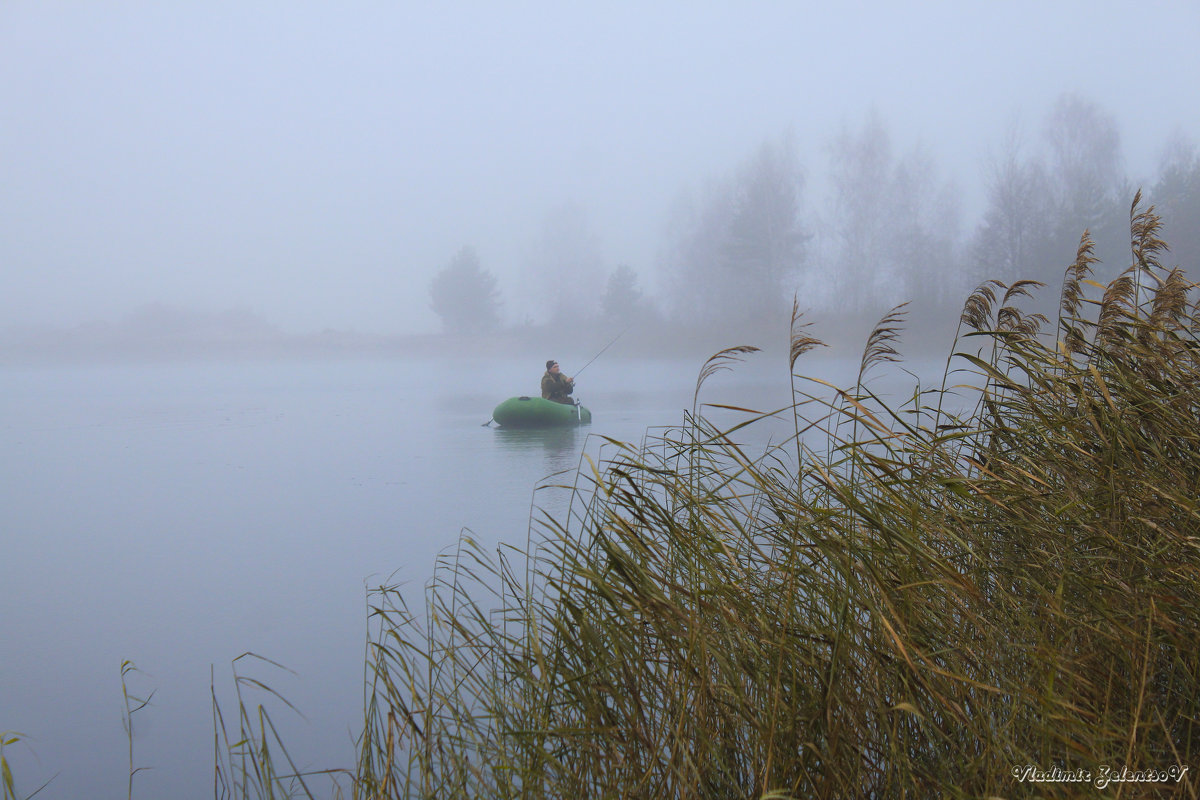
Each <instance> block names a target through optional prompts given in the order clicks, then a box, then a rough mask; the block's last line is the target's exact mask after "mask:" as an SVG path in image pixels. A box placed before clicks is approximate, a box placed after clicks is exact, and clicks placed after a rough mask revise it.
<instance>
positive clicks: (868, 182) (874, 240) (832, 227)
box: [825, 112, 967, 309]
mask: <svg viewBox="0 0 1200 800" xmlns="http://www.w3.org/2000/svg"><path fill="white" fill-rule="evenodd" d="M829 177H830V187H831V192H832V203H831V212H832V217H831V219H829V220H828V222H827V225H826V228H825V229H826V231H827V232H828V233H829V234H830V237H829V252H828V256H827V257H828V264H829V266H830V267H831V270H830V280H831V282H832V283H833V285H834V288H835V298H834V303H835V305H836V306H838V307H841V308H847V309H863V308H870V307H878V306H890V305H894V304H896V303H899V302H904V301H907V300H912V299H914V298H916V297H918V296H919V297H921V298H923V299H940V298H941V297H942V296H945V295H954V294H956V293H957V292H958V290H959V288H960V284H964V283H967V281H965V280H963V279H962V277H961V276H960V275H959V267H958V264H959V262H958V258H957V250H958V242H959V222H958V211H957V209H958V206H959V203H958V198H957V190H956V189H955V187H954V186H953V185H952V184H951V183H949V182H947V181H943V180H942V179H941V178H940V177H939V175H938V173H937V170H936V168H935V166H934V162H933V160H932V158H930V156H929V155H928V154H927V153H926V152H924V151H923V150H922V149H920V148H914V149H913V150H912V151H910V152H909V153H907V154H906V155H905V156H903V157H902V158H896V157H895V155H894V154H893V151H892V143H891V137H890V136H889V134H888V131H887V128H886V126H885V125H884V123H883V121H882V120H881V119H880V117H879V115H878V114H876V113H874V112H872V113H871V114H870V115H868V117H867V119H866V121H865V122H864V124H863V126H862V127H861V128H860V129H858V130H853V129H850V128H843V129H842V131H841V132H840V133H839V134H838V135H837V136H836V137H835V138H834V140H833V143H832V146H831V148H830V171H829Z"/></svg>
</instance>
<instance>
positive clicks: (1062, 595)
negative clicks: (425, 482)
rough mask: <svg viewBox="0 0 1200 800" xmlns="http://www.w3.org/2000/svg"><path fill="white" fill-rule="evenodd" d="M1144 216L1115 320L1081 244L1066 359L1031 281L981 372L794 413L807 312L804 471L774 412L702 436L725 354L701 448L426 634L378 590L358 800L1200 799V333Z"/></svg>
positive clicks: (473, 587)
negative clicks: (761, 436) (764, 425)
mask: <svg viewBox="0 0 1200 800" xmlns="http://www.w3.org/2000/svg"><path fill="white" fill-rule="evenodd" d="M1131 218H1132V220H1133V223H1134V227H1133V233H1134V247H1133V254H1134V259H1135V260H1134V263H1133V265H1132V266H1131V267H1130V269H1129V270H1128V271H1127V272H1126V273H1124V274H1123V275H1122V276H1120V277H1118V278H1117V279H1116V280H1115V281H1113V282H1112V283H1111V284H1109V286H1108V287H1101V288H1103V289H1104V292H1103V295H1102V297H1101V298H1100V299H1099V300H1089V299H1087V298H1086V294H1087V292H1086V288H1087V287H1088V286H1099V284H1095V283H1093V282H1092V281H1091V280H1090V278H1089V275H1090V270H1091V266H1092V264H1093V263H1094V261H1095V259H1094V257H1093V256H1092V251H1091V243H1090V238H1088V237H1087V236H1086V235H1085V237H1084V239H1083V241H1082V242H1081V246H1080V250H1079V255H1078V257H1077V259H1076V261H1075V263H1074V264H1072V265H1071V267H1070V268H1069V269H1068V272H1067V275H1066V278H1065V281H1064V288H1063V293H1062V301H1061V304H1060V318H1059V320H1058V322H1059V325H1058V328H1057V330H1056V332H1055V335H1054V338H1050V337H1049V336H1047V335H1044V334H1040V333H1039V329H1040V328H1041V327H1042V324H1043V323H1044V320H1043V319H1041V318H1038V317H1035V316H1026V315H1024V314H1022V313H1021V311H1020V309H1019V308H1018V305H1017V304H1018V301H1019V299H1020V297H1021V295H1023V294H1026V293H1027V292H1028V290H1029V289H1030V288H1032V287H1031V286H1030V284H1027V283H1018V284H1015V285H1013V286H1005V285H1003V284H1000V283H997V282H991V283H989V284H986V285H985V286H984V287H981V289H980V291H979V292H977V293H976V294H974V295H972V297H971V299H970V300H969V301H968V303H967V307H966V308H965V309H964V315H963V321H964V324H965V326H966V327H967V328H968V331H967V333H965V334H964V339H961V340H958V341H956V344H955V351H956V352H957V351H958V349H959V347H960V346H961V345H962V344H966V343H968V342H967V340H966V339H965V337H966V336H970V335H974V336H975V337H977V339H976V341H983V342H985V344H986V345H987V347H986V348H978V349H975V350H974V352H973V353H970V352H963V353H959V355H958V356H956V358H955V361H956V362H958V363H961V364H963V365H964V366H963V367H962V368H961V370H955V371H954V372H953V373H952V370H951V367H950V366H948V367H947V380H945V381H944V382H943V385H942V388H941V389H938V390H935V391H933V392H920V391H917V392H914V397H913V400H912V401H911V403H910V404H909V405H907V406H905V407H903V408H900V409H896V410H893V409H891V408H889V407H888V406H887V405H886V404H884V403H882V402H880V401H879V400H878V398H876V397H875V396H874V395H873V394H872V393H871V392H870V391H868V390H866V389H865V387H864V385H863V381H862V374H860V379H859V382H858V386H857V387H856V388H855V390H853V391H851V392H839V393H837V395H836V396H835V397H834V398H833V399H826V398H822V396H821V395H820V394H819V393H813V394H805V393H803V392H801V391H800V390H799V389H797V388H796V387H797V386H798V385H803V380H804V379H803V378H802V377H801V376H799V375H797V374H796V372H795V366H796V363H797V360H798V359H799V357H800V356H801V355H802V354H803V352H804V351H805V350H807V349H809V348H811V347H813V346H816V345H818V344H820V342H819V341H817V340H816V339H814V338H812V337H811V336H808V335H807V334H806V333H800V334H798V333H797V329H798V328H802V327H803V326H799V325H798V324H797V320H798V319H799V314H798V313H794V314H793V336H792V343H791V352H790V354H789V363H790V365H791V371H792V385H793V399H794V400H795V405H794V406H793V408H791V409H790V412H791V413H792V415H793V418H794V421H795V425H794V431H795V438H794V439H793V440H791V441H788V442H782V443H779V444H777V445H773V446H770V447H768V448H767V449H766V450H765V452H762V453H758V454H755V455H750V454H749V453H747V452H746V448H745V447H744V446H743V445H741V444H739V443H738V442H737V441H735V440H736V439H738V438H740V436H739V434H738V432H739V431H743V430H744V426H746V425H754V424H758V423H760V422H762V419H763V417H765V416H768V415H769V414H767V413H763V414H758V413H757V412H749V411H746V412H745V414H746V419H745V421H744V422H742V423H740V424H739V425H736V426H733V427H732V428H731V429H729V430H719V429H717V428H715V427H714V426H713V425H712V424H711V423H710V422H709V421H708V420H707V419H706V418H705V416H704V415H703V413H701V412H702V410H703V406H699V396H700V392H701V385H702V384H703V380H704V378H705V377H707V376H708V375H709V374H711V373H712V372H713V371H715V370H717V369H722V368H725V367H726V366H728V365H729V364H730V363H731V361H733V360H735V359H737V358H740V357H741V356H742V355H745V354H746V353H748V352H749V350H748V349H745V348H731V349H730V350H726V351H722V353H719V354H718V355H717V356H715V357H714V359H712V360H710V361H709V362H708V363H707V364H705V366H704V368H703V370H702V371H701V377H700V380H699V381H698V385H697V396H696V403H697V405H696V406H694V407H693V412H692V413H691V414H689V415H687V416H686V417H685V419H684V421H683V424H682V425H681V426H680V427H679V428H676V429H669V430H665V431H658V432H655V433H653V434H652V435H649V436H648V438H647V440H646V441H645V442H644V443H643V444H642V445H641V446H640V447H633V446H631V445H627V444H620V443H608V444H607V445H606V446H605V447H604V448H602V450H601V453H600V455H599V456H598V457H597V458H594V459H590V460H589V461H588V465H587V467H586V468H582V469H580V471H579V474H578V476H577V478H576V481H575V484H574V492H575V500H574V501H573V505H572V508H573V511H572V512H571V513H570V514H568V519H566V520H562V521H555V520H547V521H546V522H545V525H544V526H543V529H542V531H541V535H540V537H538V538H536V539H534V540H532V541H531V542H530V543H529V545H528V546H527V548H526V549H525V550H523V551H522V550H511V549H503V550H501V551H500V552H499V553H498V554H497V555H496V556H495V557H492V556H489V555H488V554H486V553H484V552H483V551H482V550H481V549H480V548H478V547H477V546H476V545H475V544H474V543H473V542H472V541H471V540H470V539H469V538H464V540H463V542H462V545H461V547H460V549H459V551H458V552H457V553H456V554H455V556H454V557H453V558H450V559H448V560H446V561H444V562H442V563H441V564H440V565H439V569H438V571H437V573H436V576H435V578H434V579H433V580H432V582H431V583H430V584H429V586H428V592H427V601H428V602H427V607H426V610H425V613H424V615H417V614H414V613H411V611H410V610H409V609H408V608H407V607H406V606H405V605H404V603H403V600H402V597H401V593H400V591H399V590H398V589H396V588H394V587H381V588H379V589H378V590H377V591H375V592H373V594H372V598H371V611H372V619H373V621H374V633H373V635H372V637H371V641H370V643H369V650H368V684H369V688H368V695H367V698H366V707H367V718H366V725H365V729H364V733H363V737H362V740H361V743H360V763H359V766H358V777H357V781H356V791H357V794H358V795H359V796H361V797H370V798H378V797H429V798H434V797H437V798H450V797H463V798H466V797H471V798H475V797H495V798H499V797H520V798H578V797H647V798H649V797H653V798H700V797H706V798H707V797H712V798H731V797H806V798H808V797H818V798H821V797H930V796H952V797H981V796H1005V797H1013V796H1033V795H1037V796H1046V797H1058V796H1075V795H1079V794H1089V793H1094V792H1095V791H1097V789H1098V788H1102V787H1100V785H1099V782H1100V781H1101V780H1102V777H1101V776H1102V775H1105V774H1110V773H1106V772H1105V770H1114V771H1116V772H1118V773H1119V772H1120V770H1121V769H1122V768H1126V769H1127V770H1130V771H1136V770H1161V771H1164V772H1163V773H1162V775H1163V776H1165V777H1166V780H1164V781H1163V782H1158V783H1153V784H1148V783H1139V784H1129V785H1127V786H1126V787H1125V789H1126V796H1145V794H1147V793H1154V794H1156V795H1158V794H1160V793H1163V794H1168V795H1175V796H1182V797H1195V796H1196V787H1197V783H1196V775H1195V773H1196V770H1198V769H1200V763H1196V756H1197V755H1198V754H1200V647H1198V646H1197V642H1200V536H1198V535H1197V534H1198V532H1200V507H1198V498H1200V427H1198V425H1197V420H1198V417H1200V370H1198V366H1200V363H1198V360H1197V352H1198V351H1197V348H1198V341H1197V332H1198V327H1197V317H1196V306H1195V304H1194V302H1193V301H1192V300H1191V288H1192V287H1191V285H1190V284H1188V283H1187V282H1186V281H1185V280H1184V278H1183V274H1182V273H1181V272H1178V271H1177V270H1173V271H1166V270H1164V269H1163V268H1162V267H1161V265H1160V261H1159V259H1160V255H1161V253H1162V252H1163V251H1164V249H1165V246H1164V245H1163V244H1162V243H1161V242H1160V241H1159V240H1158V239H1157V237H1156V234H1155V231H1156V230H1157V227H1156V225H1155V220H1156V217H1155V216H1154V214H1153V209H1150V210H1149V211H1145V212H1138V211H1137V204H1136V202H1135V206H1134V213H1133V214H1131ZM997 304H998V305H999V308H998V310H997V309H996V306H997ZM993 312H994V313H993ZM1088 312H1090V314H1089V313H1088ZM900 321H901V315H900V311H899V310H898V309H897V310H894V312H893V313H891V314H889V315H888V316H887V317H885V318H884V320H882V321H881V323H880V326H879V328H878V329H877V330H876V331H875V332H874V333H873V334H872V336H871V337H870V339H869V340H868V346H867V350H866V353H865V354H864V358H863V369H862V373H864V374H865V372H866V371H867V370H869V369H870V368H871V367H873V366H876V365H879V364H882V363H886V362H889V361H892V360H894V359H895V358H896V357H897V353H896V350H895V348H894V345H895V344H896V335H897V333H898V331H899V325H900ZM963 373H965V375H966V376H967V377H966V378H965V379H963V378H955V379H954V380H955V381H956V385H953V386H952V385H950V383H951V379H950V378H949V376H950V375H951V374H955V375H962V374H963ZM797 379H799V381H800V382H799V383H798V382H797ZM813 383H814V384H815V385H817V386H818V387H820V386H822V385H824V384H823V382H821V381H814V382H813ZM928 394H934V395H936V397H932V398H931V397H927V396H925V395H928ZM972 394H974V395H975V397H976V400H977V402H974V403H972V402H971V401H970V398H971V395H972ZM955 409H966V410H957V411H956V410H955ZM844 431H851V432H852V433H851V434H850V435H849V436H846V435H845V434H844V433H843V432H844ZM814 432H816V433H818V434H819V433H822V432H823V433H824V434H825V436H824V437H821V436H815V437H814V436H813V433H814ZM814 442H815V443H821V444H823V446H822V447H821V449H820V450H815V449H814V447H815V446H816V445H814V444H812V443H814ZM1185 767H1191V771H1190V772H1187V771H1183V772H1182V776H1181V775H1180V770H1183V768H1185ZM1171 768H1175V771H1174V772H1170V773H1168V772H1166V771H1167V770H1170V769H1171ZM1038 770H1041V772H1038ZM1054 770H1059V773H1054V772H1053V771H1054ZM1068 770H1073V771H1074V772H1071V773H1069V774H1070V775H1073V776H1075V777H1077V778H1078V777H1081V776H1083V774H1084V773H1087V777H1088V780H1087V781H1067V780H1064V779H1057V780H1055V779H1053V776H1054V775H1055V774H1058V775H1060V776H1061V775H1063V774H1068V773H1067V772H1066V771H1068ZM1127 774H1128V773H1127ZM1153 774H1154V775H1157V774H1158V773H1153ZM1038 775H1041V776H1042V778H1043V779H1042V780H1036V778H1037V776H1038ZM1048 775H1049V776H1051V777H1049V778H1047V777H1046V776H1048ZM1107 786H1108V787H1109V788H1113V787H1115V784H1107Z"/></svg>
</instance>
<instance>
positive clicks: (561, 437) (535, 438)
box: [494, 425, 587, 468]
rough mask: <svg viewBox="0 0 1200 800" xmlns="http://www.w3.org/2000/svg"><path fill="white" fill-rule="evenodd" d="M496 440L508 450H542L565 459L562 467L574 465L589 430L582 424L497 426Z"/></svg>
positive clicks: (550, 455)
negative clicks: (529, 426)
mask: <svg viewBox="0 0 1200 800" xmlns="http://www.w3.org/2000/svg"><path fill="white" fill-rule="evenodd" d="M494 430H495V433H496V440H497V441H499V442H500V443H501V446H502V447H504V448H505V449H507V450H512V451H514V452H521V453H528V452H530V451H536V450H542V451H544V452H545V454H546V457H547V458H552V459H557V458H560V457H561V458H562V459H564V464H563V467H562V468H567V467H574V466H575V463H576V462H577V461H578V458H579V450H580V448H581V447H582V446H583V443H584V441H585V440H586V439H587V431H586V430H585V429H584V428H583V427H582V426H580V425H566V426H560V427H556V428H505V427H498V428H495V429H494Z"/></svg>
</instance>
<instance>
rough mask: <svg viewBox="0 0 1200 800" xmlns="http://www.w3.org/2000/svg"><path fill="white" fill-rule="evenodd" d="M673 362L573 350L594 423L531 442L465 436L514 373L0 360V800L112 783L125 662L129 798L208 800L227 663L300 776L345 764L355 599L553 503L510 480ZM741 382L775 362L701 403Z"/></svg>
mask: <svg viewBox="0 0 1200 800" xmlns="http://www.w3.org/2000/svg"><path fill="white" fill-rule="evenodd" d="M569 366H570V365H569V363H568V362H565V361H564V367H565V371H567V372H568V373H569V372H570V371H571V370H570V368H569ZM698 367H699V364H698V363H697V364H685V365H675V364H667V363H657V362H650V361H646V362H637V363H630V362H628V361H625V362H611V363H608V364H604V363H602V362H597V363H596V364H594V365H592V366H591V367H590V368H589V369H588V370H587V373H586V374H585V375H583V376H581V378H580V386H579V389H578V395H579V397H580V398H581V399H582V400H583V402H584V403H585V404H586V405H588V406H589V407H590V408H591V409H592V410H593V412H594V414H595V420H594V424H593V425H591V426H590V427H588V428H583V429H579V430H568V431H557V432H553V433H550V434H539V433H528V432H512V431H504V430H498V429H497V428H496V427H495V426H492V427H484V425H483V424H484V423H485V422H487V421H488V420H489V418H490V416H491V409H492V407H493V406H495V404H496V403H498V402H499V401H500V400H502V399H504V398H505V397H508V396H511V395H514V394H524V393H534V392H536V391H537V385H538V380H539V378H540V375H541V369H540V364H538V363H534V364H533V366H532V367H531V366H530V365H529V364H528V363H525V362H520V363H518V362H515V361H514V362H508V363H505V362H496V361H489V362H485V361H482V360H480V361H479V362H477V363H471V362H462V361H398V360H397V361H365V360H364V361H330V362H282V363H281V362H272V363H235V364H229V363H221V364H217V363H213V364H172V365H139V366H128V365H120V366H115V365H108V366H57V367H49V366H46V367H0V381H3V393H2V395H0V452H2V453H3V462H2V463H0V532H2V536H3V539H2V542H3V551H2V553H0V642H3V654H4V656H3V660H2V661H0V731H3V730H12V731H19V732H21V733H22V734H25V735H26V736H27V739H26V741H24V742H22V743H21V744H19V745H16V746H14V747H11V748H9V749H8V750H7V751H6V755H7V756H8V757H9V760H10V762H12V763H13V765H14V769H15V771H16V775H17V779H18V782H19V785H18V788H19V789H22V790H23V791H25V792H30V791H32V790H33V789H35V788H37V786H38V785H40V784H41V783H42V782H44V781H46V780H50V779H51V778H52V779H53V780H52V781H51V783H50V785H49V786H48V787H47V788H46V789H45V790H44V791H43V792H42V793H41V794H40V795H38V796H39V797H40V798H47V799H49V798H79V797H90V798H117V797H124V796H125V795H126V778H127V772H128V764H127V760H128V753H127V740H126V737H125V733H124V730H123V728H122V717H123V702H122V696H121V685H120V666H121V663H122V661H124V660H129V661H132V662H134V663H135V664H136V666H137V667H138V668H139V669H140V670H141V672H140V673H137V674H134V675H132V676H131V677H130V680H129V685H130V690H131V691H132V692H133V693H134V694H142V695H145V694H147V693H149V692H151V691H153V692H154V696H153V701H152V704H151V706H150V707H148V708H147V709H145V710H143V711H141V712H139V713H138V714H137V715H136V716H135V717H134V724H135V736H134V748H135V753H134V758H135V765H136V766H145V767H149V768H150V769H149V770H148V771H146V772H143V773H140V774H138V776H137V777H136V779H135V784H134V796H135V797H143V798H153V797H172V798H193V797H194V798H202V797H211V796H212V793H213V789H212V786H213V781H212V763H213V758H212V752H213V723H212V687H214V686H215V689H216V692H217V695H218V697H220V698H221V699H222V701H223V702H228V703H232V699H231V698H232V679H231V668H230V663H231V661H232V659H234V658H235V657H237V656H239V655H240V654H242V653H245V652H253V653H256V654H259V655H261V656H264V657H266V658H269V659H272V660H274V661H276V662H278V663H279V664H281V665H284V666H286V667H287V668H288V670H290V671H283V670H281V669H278V668H275V667H272V666H270V665H268V664H265V663H259V664H246V666H245V667H244V671H246V672H248V673H249V674H251V675H253V676H254V677H256V678H259V679H261V680H263V681H265V682H266V683H268V684H270V685H271V686H272V687H273V688H275V689H276V690H278V691H279V692H280V694H282V695H284V696H285V697H287V699H288V700H289V701H291V703H293V704H294V705H295V706H296V708H297V709H299V711H300V712H302V714H303V716H302V717H301V716H299V715H298V714H296V713H294V712H291V711H289V710H287V709H286V708H283V707H280V706H279V705H278V704H275V705H274V706H272V708H274V711H273V714H274V716H275V719H276V721H277V722H279V723H280V724H281V726H282V727H283V728H284V730H285V733H286V736H287V744H288V747H289V750H290V752H291V753H292V755H293V756H294V757H295V758H297V760H298V761H299V763H300V766H301V767H304V768H314V769H315V768H326V767H350V766H351V765H352V764H353V761H354V748H353V738H354V736H355V735H356V733H357V731H358V725H359V724H360V723H361V713H362V707H363V701H362V687H363V645H364V642H365V638H366V614H365V592H366V587H367V586H374V585H378V584H381V583H387V582H395V581H407V582H408V585H409V586H411V587H414V588H415V589H419V587H420V586H421V585H422V584H423V583H424V582H425V580H426V579H427V578H428V577H429V575H430V573H431V570H432V566H433V563H434V560H435V558H436V557H437V555H438V554H439V553H441V552H443V551H445V550H446V549H447V548H450V547H452V546H453V545H454V544H455V542H456V540H457V538H458V536H459V533H460V531H462V530H463V529H469V530H470V531H471V532H472V534H473V536H474V537H475V538H476V539H477V540H478V541H480V542H482V543H483V544H484V545H485V546H487V548H488V549H490V550H494V548H495V546H496V545H497V544H499V543H501V542H507V543H514V544H522V543H523V542H524V541H525V536H526V532H527V530H528V527H529V518H530V507H531V502H533V501H535V494H536V502H537V504H538V505H539V506H540V507H543V508H546V509H547V510H549V511H550V512H551V513H559V512H561V511H562V510H563V509H565V507H566V502H567V499H568V498H567V497H566V494H565V493H564V492H562V491H559V490H552V489H544V490H537V491H536V492H535V489H536V487H538V486H539V485H540V484H543V483H545V482H547V481H546V480H545V479H546V478H547V476H550V475H552V474H554V473H559V472H561V471H563V470H571V471H573V470H574V469H575V468H576V465H577V464H578V463H579V459H580V455H581V453H582V452H583V451H584V450H585V448H592V447H593V446H594V445H596V439H595V438H594V437H593V438H591V439H589V434H603V435H605V436H611V437H614V438H617V439H620V440H625V441H633V442H638V441H640V440H641V439H642V437H643V435H644V434H645V432H646V430H647V428H648V427H651V426H660V425H671V424H677V423H678V422H679V421H680V419H681V416H682V410H683V409H684V408H687V407H690V406H691V403H692V390H693V388H694V382H695V378H696V372H697V369H698ZM823 377H828V378H831V379H840V378H841V376H838V375H829V374H826V375H824V376H823ZM739 381H741V384H740V385H739V383H738V382H739ZM709 387H712V388H709ZM722 392H725V393H726V394H724V395H723V394H722ZM747 393H749V394H750V395H753V396H754V401H755V402H761V403H763V404H767V403H774V402H777V401H778V402H779V403H780V404H782V403H783V402H785V401H786V397H787V370H786V366H785V367H783V368H777V367H774V366H772V367H771V368H767V369H758V370H755V369H753V368H750V371H749V375H748V376H741V375H739V374H737V373H725V374H722V375H721V376H718V377H715V378H714V379H713V380H712V383H711V384H709V385H708V386H706V390H705V398H706V399H708V400H710V401H712V402H735V403H744V402H746V397H747ZM561 480H562V478H561V477H560V478H559V479H558V481H555V480H551V481H549V482H550V483H555V482H559V481H561ZM243 663H245V662H243ZM249 699H250V700H251V701H252V702H254V703H257V702H262V701H265V700H267V698H265V697H261V696H251V697H250V698H249ZM227 713H228V712H227Z"/></svg>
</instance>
